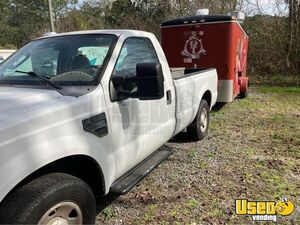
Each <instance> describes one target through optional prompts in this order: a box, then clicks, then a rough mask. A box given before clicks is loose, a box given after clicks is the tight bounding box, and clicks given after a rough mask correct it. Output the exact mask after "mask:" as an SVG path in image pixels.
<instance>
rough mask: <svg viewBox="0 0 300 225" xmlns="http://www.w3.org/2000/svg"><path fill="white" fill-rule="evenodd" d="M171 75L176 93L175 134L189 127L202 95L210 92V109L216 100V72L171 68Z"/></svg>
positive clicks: (214, 70)
mask: <svg viewBox="0 0 300 225" xmlns="http://www.w3.org/2000/svg"><path fill="white" fill-rule="evenodd" d="M171 74H172V78H173V83H174V86H175V92H176V120H177V123H176V129H175V134H177V133H179V132H181V131H182V130H183V129H185V128H186V127H187V126H188V125H190V124H191V123H192V122H193V120H194V118H195V116H196V114H197V111H198V108H199V103H200V101H201V99H202V97H203V96H204V94H205V93H206V92H207V91H208V90H210V91H209V92H210V95H211V102H209V104H210V107H211V108H212V106H213V105H214V104H215V103H216V100H217V82H218V78H217V71H216V69H207V68H197V69H185V68H172V69H171Z"/></svg>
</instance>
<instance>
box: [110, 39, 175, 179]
mask: <svg viewBox="0 0 300 225" xmlns="http://www.w3.org/2000/svg"><path fill="white" fill-rule="evenodd" d="M145 62H159V59H158V56H157V54H156V51H155V49H154V47H153V45H152V42H151V40H150V39H148V38H141V37H131V38H128V39H126V40H125V41H124V43H123V46H122V49H121V52H120V54H119V56H118V59H117V63H116V64H115V67H114V70H113V73H112V75H111V76H122V75H125V76H130V77H135V76H136V65H137V64H138V63H145ZM164 85H166V84H164ZM136 88H137V87H136V83H135V82H126V84H123V85H121V87H116V85H114V84H113V83H112V82H111V83H110V92H111V96H110V97H111V103H110V107H109V108H110V111H111V113H110V116H111V118H110V119H111V126H112V132H113V134H114V137H115V138H114V142H113V148H114V150H115V157H116V165H117V174H118V177H120V176H122V175H123V174H124V173H126V172H127V171H128V170H130V169H131V168H133V167H134V166H135V165H137V164H138V163H139V162H141V161H142V160H143V159H145V158H146V157H147V156H149V155H150V154H151V153H152V152H154V151H155V150H156V149H158V148H159V147H160V146H162V145H163V144H164V143H165V142H167V141H168V140H169V139H170V138H171V137H172V134H173V132H174V129H175V115H174V112H173V111H174V110H172V107H174V105H173V104H174V103H172V102H171V101H170V99H169V98H170V96H168V95H170V93H169V91H168V90H167V87H165V96H164V97H163V98H162V99H160V100H147V101H142V100H139V99H137V98H127V99H122V98H116V92H120V89H122V91H126V92H134V91H136V90H137V89H136Z"/></svg>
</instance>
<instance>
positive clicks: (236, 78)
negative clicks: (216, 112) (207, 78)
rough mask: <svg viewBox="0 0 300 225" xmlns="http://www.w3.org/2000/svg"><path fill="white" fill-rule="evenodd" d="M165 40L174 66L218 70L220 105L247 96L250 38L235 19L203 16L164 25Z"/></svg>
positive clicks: (166, 50) (167, 53)
mask: <svg viewBox="0 0 300 225" xmlns="http://www.w3.org/2000/svg"><path fill="white" fill-rule="evenodd" d="M161 38H162V39H161V41H162V47H163V49H164V51H165V54H166V57H167V59H168V62H169V64H170V67H185V68H203V67H209V68H216V69H217V71H218V77H219V83H218V102H232V101H233V100H234V99H235V98H236V97H237V96H238V95H240V96H242V97H245V96H246V95H247V91H248V82H249V79H248V77H247V76H246V68H247V54H248V42H249V38H248V36H247V34H246V32H245V31H244V30H243V28H242V27H241V25H240V23H239V22H238V20H237V19H236V18H235V17H234V16H222V15H199V16H192V17H184V18H178V19H174V20H170V21H166V22H163V23H162V25H161Z"/></svg>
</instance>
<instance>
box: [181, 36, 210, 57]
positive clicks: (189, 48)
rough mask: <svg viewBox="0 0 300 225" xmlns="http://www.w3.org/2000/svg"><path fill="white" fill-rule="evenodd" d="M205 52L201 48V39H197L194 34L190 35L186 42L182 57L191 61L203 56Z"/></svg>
mask: <svg viewBox="0 0 300 225" xmlns="http://www.w3.org/2000/svg"><path fill="white" fill-rule="evenodd" d="M205 53H206V50H205V49H204V47H203V43H202V39H200V38H198V37H197V35H196V34H192V35H191V36H190V37H189V38H188V40H186V43H185V46H184V50H183V51H182V55H183V56H185V57H188V58H191V59H199V58H200V55H202V54H205Z"/></svg>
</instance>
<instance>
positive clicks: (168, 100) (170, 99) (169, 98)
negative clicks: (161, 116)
mask: <svg viewBox="0 0 300 225" xmlns="http://www.w3.org/2000/svg"><path fill="white" fill-rule="evenodd" d="M171 103H172V93H171V91H170V90H169V91H167V105H171Z"/></svg>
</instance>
